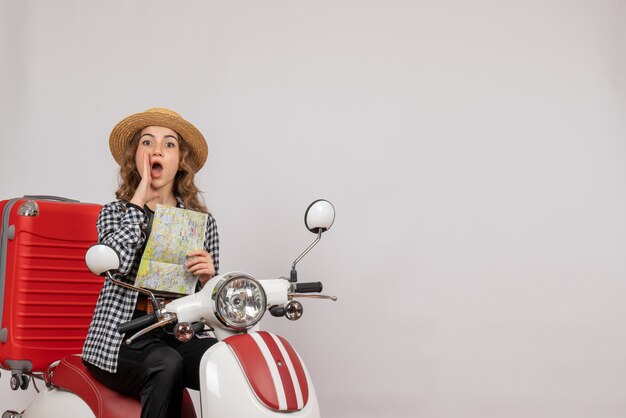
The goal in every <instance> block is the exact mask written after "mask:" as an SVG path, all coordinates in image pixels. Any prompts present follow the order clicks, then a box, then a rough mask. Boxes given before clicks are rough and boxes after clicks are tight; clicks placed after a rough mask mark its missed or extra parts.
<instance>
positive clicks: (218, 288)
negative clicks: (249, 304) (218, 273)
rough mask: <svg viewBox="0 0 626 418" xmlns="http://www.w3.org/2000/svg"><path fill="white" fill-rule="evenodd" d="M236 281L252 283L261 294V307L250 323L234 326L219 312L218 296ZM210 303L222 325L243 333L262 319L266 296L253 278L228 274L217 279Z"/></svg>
mask: <svg viewBox="0 0 626 418" xmlns="http://www.w3.org/2000/svg"><path fill="white" fill-rule="evenodd" d="M237 279H245V280H249V281H251V282H253V283H254V284H255V286H256V287H257V288H258V289H259V292H260V294H261V300H262V306H261V309H260V314H259V315H258V316H257V317H256V318H254V319H253V320H252V321H248V322H247V323H246V324H245V325H238V324H234V323H232V322H230V321H229V320H228V319H227V318H225V317H224V315H222V312H221V310H220V303H219V300H218V299H219V296H220V294H221V293H222V290H223V289H224V288H225V287H226V286H227V285H228V284H229V283H230V282H232V281H233V280H237ZM211 303H212V307H213V314H214V315H215V317H216V318H217V320H218V321H220V323H221V324H222V325H224V326H225V327H226V328H229V329H233V330H235V331H245V330H248V329H250V328H252V327H253V326H255V325H256V324H257V323H258V322H259V321H260V320H261V318H263V315H265V311H266V310H267V295H266V294H265V289H263V286H262V285H261V283H260V282H259V281H258V280H257V279H255V278H254V277H252V276H250V275H248V274H245V273H228V274H225V275H224V276H222V278H221V279H219V281H218V282H217V283H216V284H215V286H214V287H213V291H212V292H211Z"/></svg>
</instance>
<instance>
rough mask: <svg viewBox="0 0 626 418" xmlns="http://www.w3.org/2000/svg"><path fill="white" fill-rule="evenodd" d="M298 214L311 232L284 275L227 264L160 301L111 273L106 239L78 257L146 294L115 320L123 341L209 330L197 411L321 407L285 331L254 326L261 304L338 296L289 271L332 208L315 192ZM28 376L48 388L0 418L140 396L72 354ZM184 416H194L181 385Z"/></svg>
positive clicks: (287, 311)
mask: <svg viewBox="0 0 626 418" xmlns="http://www.w3.org/2000/svg"><path fill="white" fill-rule="evenodd" d="M304 218H305V225H306V226H307V228H308V229H309V231H311V232H313V233H315V234H317V237H316V239H315V240H314V241H313V243H311V245H309V246H308V247H307V248H306V249H305V250H304V252H302V254H300V255H299V256H298V257H297V258H296V260H295V261H294V262H293V264H292V267H291V272H290V275H289V277H280V278H278V279H266V280H258V279H256V278H254V277H253V276H251V275H249V274H247V273H244V272H229V273H226V274H221V275H218V276H215V277H213V278H212V279H210V280H209V281H208V282H207V284H206V285H205V286H204V287H203V288H202V290H200V291H199V292H197V293H194V294H190V295H187V296H184V297H180V298H178V299H175V300H173V301H172V302H170V303H167V304H163V302H160V301H159V299H157V298H156V297H155V296H154V295H153V294H152V292H150V291H149V290H147V289H144V288H139V287H135V286H133V285H130V284H127V283H124V282H120V281H118V280H116V279H114V278H113V275H112V273H113V272H115V271H116V270H117V269H118V268H119V263H120V261H119V256H118V254H117V253H116V252H115V250H113V249H112V248H111V247H108V246H106V245H104V244H96V245H94V246H92V247H91V248H90V249H89V250H88V251H87V254H86V255H85V261H86V263H87V267H88V268H89V270H90V271H91V272H92V273H94V274H96V275H99V276H105V278H106V280H110V281H112V282H114V283H115V284H116V285H119V286H123V287H127V288H130V289H133V290H136V291H137V292H140V293H143V294H146V295H147V296H148V297H149V298H150V302H151V304H152V306H153V312H152V313H151V314H148V315H146V316H143V317H139V318H136V319H133V320H131V321H129V322H126V323H124V324H121V325H120V326H119V327H118V331H119V332H120V333H121V334H124V338H125V339H126V341H127V342H132V341H135V340H137V339H139V338H141V337H142V336H143V335H145V334H146V333H148V332H150V331H151V330H154V329H156V328H159V327H164V326H169V327H172V326H173V332H174V335H175V336H176V338H177V339H178V340H179V341H183V342H185V341H189V340H190V339H191V338H194V336H195V335H196V334H198V333H200V334H201V333H205V332H207V330H208V331H210V332H213V333H214V334H215V336H216V337H217V339H218V340H219V342H218V343H216V344H215V345H213V346H212V347H211V348H210V349H209V350H207V352H206V353H205V354H204V356H203V357H202V361H201V364H200V401H199V406H200V416H201V417H211V418H226V417H229V418H236V417H241V418H254V417H289V418H303V417H307V418H308V417H319V416H320V410H319V405H318V399H317V396H316V393H315V389H314V387H313V383H312V381H311V376H310V375H309V372H308V370H307V368H306V366H305V364H304V362H303V361H302V359H301V358H300V356H299V355H298V353H297V352H296V351H295V349H294V348H293V347H292V346H291V344H290V343H289V342H288V341H287V340H286V339H285V338H283V337H280V336H278V335H275V334H273V333H270V332H267V331H261V330H259V321H260V320H261V318H262V317H263V315H264V313H265V312H266V311H269V312H270V314H271V315H273V316H276V317H282V316H284V317H286V318H288V319H290V320H297V319H299V318H300V317H301V316H302V313H303V306H302V304H301V303H300V302H299V301H298V300H296V299H300V298H318V299H328V300H333V301H336V300H337V298H336V297H335V296H326V295H321V294H320V292H321V291H322V284H321V282H309V283H299V282H298V281H297V271H296V265H297V263H298V262H299V261H300V260H301V259H302V258H303V257H304V256H305V255H306V254H307V253H308V252H309V251H310V250H311V249H312V248H313V247H314V246H315V245H316V244H317V243H318V242H319V241H320V239H321V237H322V233H323V232H325V231H327V230H328V229H329V228H330V227H331V226H332V224H333V222H334V219H335V211H334V207H333V206H332V204H331V203H330V202H328V201H327V200H316V201H314V202H313V203H312V204H311V205H310V206H309V207H308V208H307V210H306V212H305V217H304ZM23 378H26V379H28V377H27V376H18V377H17V378H16V375H14V376H12V381H11V383H12V385H13V384H14V383H15V385H17V386H19V385H22V386H23V385H24V382H28V380H21V379H23ZM32 378H33V382H34V381H36V380H43V381H44V383H45V387H42V390H41V391H39V393H38V394H37V396H36V397H35V399H34V400H33V401H32V402H31V403H30V404H29V405H28V406H27V408H26V409H25V410H24V411H23V412H21V413H18V412H16V411H5V412H4V413H3V415H2V418H43V417H47V418H60V417H75V418H96V417H97V418H101V417H102V418H104V417H107V418H121V417H125V418H126V417H128V418H131V417H138V416H139V413H140V409H141V405H140V403H139V401H138V400H137V399H134V398H130V397H126V396H124V395H121V394H119V393H117V392H115V391H112V390H111V389H108V388H106V387H105V386H104V385H102V384H101V383H99V382H98V381H97V380H96V379H95V378H93V377H92V376H91V375H90V374H89V372H88V371H87V369H86V368H85V367H84V366H83V365H82V362H81V359H80V356H79V355H70V356H67V357H65V358H63V359H60V360H59V361H57V362H55V363H53V364H52V365H51V366H50V367H49V368H48V370H47V371H46V372H45V373H44V374H43V376H32ZM14 379H19V380H20V381H17V382H14V381H13V380H14ZM183 416H184V417H195V416H196V412H195V409H194V407H193V404H192V403H191V400H190V398H189V395H188V393H185V400H184V405H183Z"/></svg>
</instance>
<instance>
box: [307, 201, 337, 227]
mask: <svg viewBox="0 0 626 418" xmlns="http://www.w3.org/2000/svg"><path fill="white" fill-rule="evenodd" d="M334 221H335V208H334V206H333V205H332V203H330V202H329V201H328V200H325V199H318V200H316V201H314V202H313V203H311V204H310V205H309V207H308V208H307V209H306V212H305V213H304V224H305V225H306V227H307V229H308V230H309V231H311V232H313V233H314V234H318V233H320V232H325V231H328V230H329V229H330V227H331V226H332V225H333V222H334Z"/></svg>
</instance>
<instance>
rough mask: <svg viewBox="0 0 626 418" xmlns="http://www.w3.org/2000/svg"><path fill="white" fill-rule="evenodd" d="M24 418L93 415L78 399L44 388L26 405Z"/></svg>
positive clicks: (92, 417)
mask: <svg viewBox="0 0 626 418" xmlns="http://www.w3.org/2000/svg"><path fill="white" fill-rule="evenodd" d="M22 416H23V417H24V418H67V417H76V418H95V415H94V414H93V412H92V411H91V408H89V405H87V403H85V401H83V400H82V399H81V398H80V397H78V396H77V395H75V394H73V393H72V392H68V391H65V390H60V389H57V388H45V389H44V390H42V391H41V392H39V394H38V395H37V397H36V398H35V399H34V400H33V401H32V402H31V403H30V405H28V408H26V410H25V411H24V414H23V415H22Z"/></svg>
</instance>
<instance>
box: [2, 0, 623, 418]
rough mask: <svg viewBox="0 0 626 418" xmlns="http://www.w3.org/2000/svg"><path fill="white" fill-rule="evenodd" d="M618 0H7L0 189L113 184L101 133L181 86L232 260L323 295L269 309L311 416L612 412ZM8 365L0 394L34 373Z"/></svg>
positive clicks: (180, 107) (100, 198)
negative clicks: (314, 216)
mask: <svg viewBox="0 0 626 418" xmlns="http://www.w3.org/2000/svg"><path fill="white" fill-rule="evenodd" d="M625 19H626V2H624V1H623V0H596V1H581V0H541V1H539V0H530V1H524V2H520V1H511V0H473V1H467V0H423V1H417V0H416V1H399V0H387V1H368V0H359V1H357V0H320V1H296V0H271V1H184V2H174V1H134V2H128V1H120V0H118V1H107V2H102V1H71V0H56V1H54V2H51V1H43V0H41V1H24V0H22V1H17V0H0V42H1V44H0V88H1V90H0V141H1V148H0V149H1V155H2V162H1V163H0V179H1V180H0V182H1V183H0V199H8V198H11V197H15V196H18V195H22V194H55V195H62V196H67V197H72V198H77V199H80V200H83V201H87V202H97V203H106V202H108V201H110V200H113V198H114V196H113V191H114V189H115V186H116V184H117V167H116V164H115V163H114V161H113V159H112V157H111V156H110V154H109V151H108V143H107V141H108V135H109V132H110V130H111V128H112V127H113V126H114V124H115V123H117V121H119V120H120V119H121V118H123V117H124V116H126V115H128V114H131V113H134V112H138V111H142V110H145V109H147V108H149V107H155V106H165V107H170V108H172V109H174V110H176V111H178V112H179V113H181V114H182V115H183V116H184V117H186V118H188V119H189V120H190V121H192V122H193V123H195V124H196V126H197V127H198V128H199V129H200V130H201V131H202V132H203V133H204V134H205V136H206V137H207V138H208V142H209V160H208V163H207V165H206V166H205V168H203V169H202V171H200V172H199V174H198V182H199V184H200V186H201V188H202V189H203V190H204V191H205V198H206V201H207V203H208V206H209V207H210V209H211V210H212V212H213V214H214V215H215V217H216V219H217V221H218V225H219V229H220V233H221V239H222V241H221V242H222V246H221V261H222V271H223V272H225V271H228V270H243V271H247V272H249V273H252V274H254V275H257V276H259V277H276V276H279V275H283V274H287V273H288V270H289V267H290V264H291V262H292V260H293V259H294V258H295V257H296V256H297V255H298V254H299V252H300V251H301V250H302V249H304V248H305V247H306V246H307V245H308V244H309V242H310V241H312V240H313V238H314V236H313V235H312V234H310V233H309V232H308V231H306V230H305V228H304V226H303V221H302V218H303V211H304V209H305V208H306V207H307V205H308V204H309V203H310V202H311V201H312V200H314V199H316V198H319V197H324V198H327V199H329V200H331V201H332V202H333V203H334V205H335V207H336V209H337V218H336V222H335V225H334V227H333V229H332V230H331V231H330V232H329V233H328V234H327V235H325V236H324V238H323V239H322V242H321V244H320V245H319V246H318V247H317V248H315V249H314V250H313V251H312V253H311V254H310V255H309V256H308V257H307V258H305V259H304V260H303V261H302V262H301V263H300V265H299V273H300V277H301V280H321V281H323V282H324V285H325V289H326V291H327V292H328V293H330V294H334V295H337V296H339V301H338V302H337V303H334V304H333V303H329V302H323V301H319V302H317V301H308V302H306V303H305V315H304V317H303V319H302V320H300V321H298V322H295V323H288V321H286V320H277V319H274V318H269V319H267V320H264V325H263V326H264V327H265V328H267V329H270V330H272V331H274V332H278V333H280V334H282V335H284V336H285V337H286V338H288V339H289V340H290V341H291V342H292V343H293V345H294V346H295V347H296V348H297V349H298V350H299V352H300V354H301V355H302V357H303V358H304V360H305V362H306V364H307V365H308V367H309V370H310V372H311V374H312V377H313V379H314V382H315V385H316V389H317V392H318V395H319V398H320V404H321V410H322V414H323V416H324V417H326V418H341V417H424V418H434V417H445V418H448V417H450V418H452V417H459V418H488V417H494V418H496V417H497V418H501V417H511V418H513V417H533V418H554V417H563V418H575V417H593V418H600V417H623V416H625V415H626V331H625V329H626V326H625V325H624V319H625V318H626V304H625V303H624V300H625V298H626V257H625V254H626V136H625V134H626V122H625V117H624V116H625V110H626V109H625V105H626V100H625V99H626V75H625V74H626V49H625V48H626V29H625V27H626V26H625V25H624V24H623V22H624V21H625ZM8 377H9V374H8V373H7V372H3V373H2V377H1V378H0V412H2V411H3V410H5V409H18V410H19V409H20V408H23V407H25V405H26V404H27V403H28V400H29V399H30V398H32V397H33V396H34V390H33V389H32V387H31V389H29V390H28V392H26V393H22V392H19V393H15V394H14V393H12V392H11V391H10V389H9V379H8Z"/></svg>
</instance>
